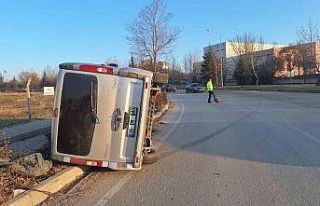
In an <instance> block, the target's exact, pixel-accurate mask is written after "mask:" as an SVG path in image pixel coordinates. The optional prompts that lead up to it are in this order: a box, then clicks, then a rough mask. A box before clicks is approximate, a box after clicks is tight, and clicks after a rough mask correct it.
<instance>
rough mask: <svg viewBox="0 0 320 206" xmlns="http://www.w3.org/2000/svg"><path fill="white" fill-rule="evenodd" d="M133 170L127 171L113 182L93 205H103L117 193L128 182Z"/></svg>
mask: <svg viewBox="0 0 320 206" xmlns="http://www.w3.org/2000/svg"><path fill="white" fill-rule="evenodd" d="M133 174H134V172H128V173H127V174H126V175H125V176H123V177H122V178H121V179H120V181H119V182H117V184H115V185H114V186H113V187H112V188H111V189H110V190H109V191H108V192H107V193H106V194H104V195H103V196H102V197H101V198H100V199H99V200H98V202H97V203H96V204H95V206H104V205H106V203H107V202H108V201H109V200H110V199H111V198H112V197H113V196H114V195H115V194H116V193H117V192H119V190H121V188H122V187H123V186H124V185H125V184H126V183H127V182H128V180H129V179H130V178H131V177H132V176H133Z"/></svg>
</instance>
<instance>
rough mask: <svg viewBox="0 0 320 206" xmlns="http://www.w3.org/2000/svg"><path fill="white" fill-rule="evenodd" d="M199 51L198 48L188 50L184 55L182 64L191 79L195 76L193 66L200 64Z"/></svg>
mask: <svg viewBox="0 0 320 206" xmlns="http://www.w3.org/2000/svg"><path fill="white" fill-rule="evenodd" d="M201 60H202V59H201V52H200V51H198V50H194V51H193V52H189V53H187V54H185V55H184V57H183V60H182V64H183V68H184V70H185V72H186V73H188V74H189V76H190V77H191V78H192V79H193V78H194V76H195V73H194V72H195V71H194V68H195V66H196V64H198V65H199V66H200V65H201Z"/></svg>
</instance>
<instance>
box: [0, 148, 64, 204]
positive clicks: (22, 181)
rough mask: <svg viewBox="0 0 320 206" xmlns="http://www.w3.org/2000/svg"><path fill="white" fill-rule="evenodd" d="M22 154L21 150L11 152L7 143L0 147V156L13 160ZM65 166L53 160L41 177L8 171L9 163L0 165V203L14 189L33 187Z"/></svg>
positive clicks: (9, 195)
mask: <svg viewBox="0 0 320 206" xmlns="http://www.w3.org/2000/svg"><path fill="white" fill-rule="evenodd" d="M24 155H25V154H24V153H23V152H19V153H16V152H12V151H11V150H9V149H8V145H4V146H2V147H0V158H3V159H4V158H10V159H12V160H14V159H17V158H19V157H22V156H24ZM66 167H67V166H66V165H64V164H60V163H56V162H53V167H52V168H51V169H50V171H49V172H48V174H46V175H45V176H41V177H29V176H23V175H19V174H16V173H13V172H10V169H9V168H10V164H9V165H6V166H2V167H0V204H2V203H3V202H5V201H7V200H8V199H10V198H12V197H13V193H14V191H15V190H16V189H24V190H28V189H30V188H33V187H34V186H35V185H37V184H38V183H40V182H41V181H43V180H45V179H47V178H48V177H50V176H52V175H54V174H56V173H57V172H60V171H61V170H63V169H65V168H66Z"/></svg>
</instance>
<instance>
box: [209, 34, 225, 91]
mask: <svg viewBox="0 0 320 206" xmlns="http://www.w3.org/2000/svg"><path fill="white" fill-rule="evenodd" d="M206 31H207V32H208V33H209V34H210V33H211V34H212V33H213V32H212V30H211V29H207V30H206ZM221 44H222V42H221V36H220V42H219V55H220V79H221V87H223V85H224V82H223V60H222V58H223V57H222V52H221ZM208 49H210V40H209V47H208Z"/></svg>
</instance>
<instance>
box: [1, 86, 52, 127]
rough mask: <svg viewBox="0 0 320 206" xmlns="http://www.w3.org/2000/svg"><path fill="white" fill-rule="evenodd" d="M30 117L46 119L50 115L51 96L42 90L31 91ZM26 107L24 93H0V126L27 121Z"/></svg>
mask: <svg viewBox="0 0 320 206" xmlns="http://www.w3.org/2000/svg"><path fill="white" fill-rule="evenodd" d="M31 102H32V117H33V118H34V119H47V118H50V117H51V116H52V107H53V96H44V95H43V93H42V92H34V93H31ZM27 119H28V108H27V98H26V94H25V93H13V92H10V93H0V128H2V127H5V126H10V125H12V124H15V123H20V122H24V121H27Z"/></svg>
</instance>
